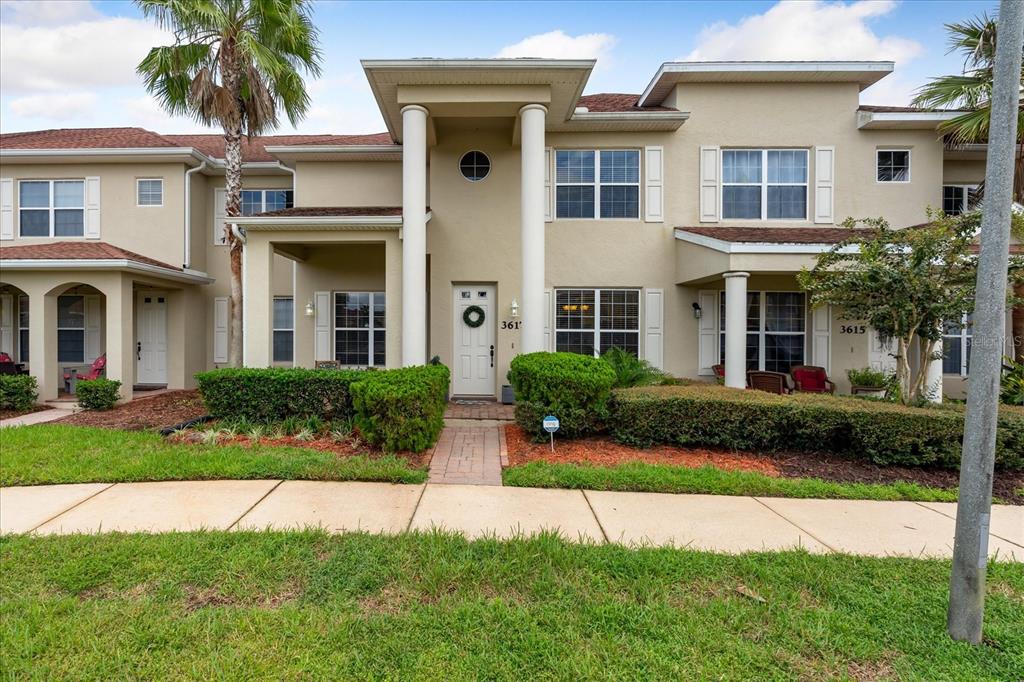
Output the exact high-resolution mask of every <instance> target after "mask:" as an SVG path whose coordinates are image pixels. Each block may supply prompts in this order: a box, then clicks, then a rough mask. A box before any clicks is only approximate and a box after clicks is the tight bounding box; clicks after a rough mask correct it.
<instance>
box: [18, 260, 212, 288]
mask: <svg viewBox="0 0 1024 682" xmlns="http://www.w3.org/2000/svg"><path fill="white" fill-rule="evenodd" d="M0 265H3V267H4V268H5V269H8V270H53V269H60V270H133V271H135V272H142V273H145V274H147V275H158V276H160V277H165V278H167V279H176V280H180V281H185V282H194V283H197V284H212V283H213V282H214V281H215V280H214V278H213V277H210V276H209V275H207V274H206V273H205V272H198V271H196V270H175V269H174V268H162V267H160V266H158V265H150V264H149V263H140V262H138V261H134V260H128V259H125V258H90V259H86V258H4V259H3V260H0Z"/></svg>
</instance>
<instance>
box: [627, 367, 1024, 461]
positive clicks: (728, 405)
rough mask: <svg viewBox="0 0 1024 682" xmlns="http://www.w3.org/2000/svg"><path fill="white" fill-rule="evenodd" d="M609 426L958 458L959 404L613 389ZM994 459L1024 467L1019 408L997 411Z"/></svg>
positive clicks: (781, 446) (877, 454) (650, 437)
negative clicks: (918, 405)
mask: <svg viewBox="0 0 1024 682" xmlns="http://www.w3.org/2000/svg"><path fill="white" fill-rule="evenodd" d="M611 413H612V415H611V420H610V427H611V430H612V433H613V435H614V436H615V438H616V439H617V440H618V441H620V442H622V443H627V444H629V445H635V446H641V447H645V446H649V445H651V444H654V443H664V444H671V445H701V446H718V447H725V448H734V449H738V450H804V451H826V452H834V453H837V454H841V455H844V456H848V457H851V458H856V459H869V460H871V461H873V462H875V463H877V464H904V465H938V466H948V467H955V466H958V465H959V463H960V443H961V441H962V439H963V423H964V415H963V406H954V405H950V406H946V407H942V408H915V407H904V406H902V405H897V404H894V403H885V402H877V401H866V400H858V399H855V398H849V397H832V396H816V395H810V394H799V395H793V396H779V395H773V394H770V393H764V392H761V391H742V390H735V389H727V388H722V387H719V386H713V385H707V384H705V385H692V386H659V387H647V388H635V389H623V390H617V391H615V393H614V397H613V399H612V404H611ZM996 462H997V463H998V464H999V465H1000V466H1002V467H1006V468H1024V409H1020V408H1015V407H1003V408H1001V410H1000V414H999V426H998V434H997V445H996Z"/></svg>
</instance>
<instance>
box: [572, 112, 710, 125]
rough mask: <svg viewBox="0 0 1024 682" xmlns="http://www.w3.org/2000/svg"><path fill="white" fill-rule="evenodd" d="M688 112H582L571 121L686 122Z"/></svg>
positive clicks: (688, 116) (575, 114)
mask: <svg viewBox="0 0 1024 682" xmlns="http://www.w3.org/2000/svg"><path fill="white" fill-rule="evenodd" d="M689 118H690V112H688V111H580V112H576V113H574V114H573V115H572V118H571V119H569V120H571V121H580V122H585V121H587V122H588V121H686V120H687V119H689Z"/></svg>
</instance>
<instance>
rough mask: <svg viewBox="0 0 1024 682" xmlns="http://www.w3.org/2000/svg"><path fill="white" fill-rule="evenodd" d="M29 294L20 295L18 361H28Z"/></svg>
mask: <svg viewBox="0 0 1024 682" xmlns="http://www.w3.org/2000/svg"><path fill="white" fill-rule="evenodd" d="M28 333H29V332H28V296H26V295H25V294H20V295H19V296H18V362H28V343H29V338H28Z"/></svg>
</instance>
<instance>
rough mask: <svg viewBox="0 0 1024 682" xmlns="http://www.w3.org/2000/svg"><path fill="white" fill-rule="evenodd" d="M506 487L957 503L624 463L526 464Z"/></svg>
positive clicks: (870, 486)
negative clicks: (600, 464) (595, 464)
mask: <svg viewBox="0 0 1024 682" xmlns="http://www.w3.org/2000/svg"><path fill="white" fill-rule="evenodd" d="M503 477H504V481H505V485H512V486H520V487H527V488H585V489H587V490H623V491H632V492H652V493H704V494H709V495H763V496H766V497H818V498H834V499H843V500H913V501H917V502H955V501H956V497H957V491H956V490H946V489H941V488H929V487H926V486H922V485H918V484H916V483H906V482H897V483H837V482H833V481H824V480H821V479H816V478H773V477H771V476H766V475H764V474H760V473H757V472H750V471H723V470H721V469H716V468H714V467H711V466H703V467H700V468H696V469H694V468H689V467H680V466H669V465H665V464H647V463H644V462H627V463H625V464H618V465H616V466H611V467H605V466H592V465H582V464H553V463H550V462H542V461H536V462H530V463H528V464H524V465H521V466H515V467H511V468H509V469H506V470H505V472H504V474H503Z"/></svg>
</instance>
